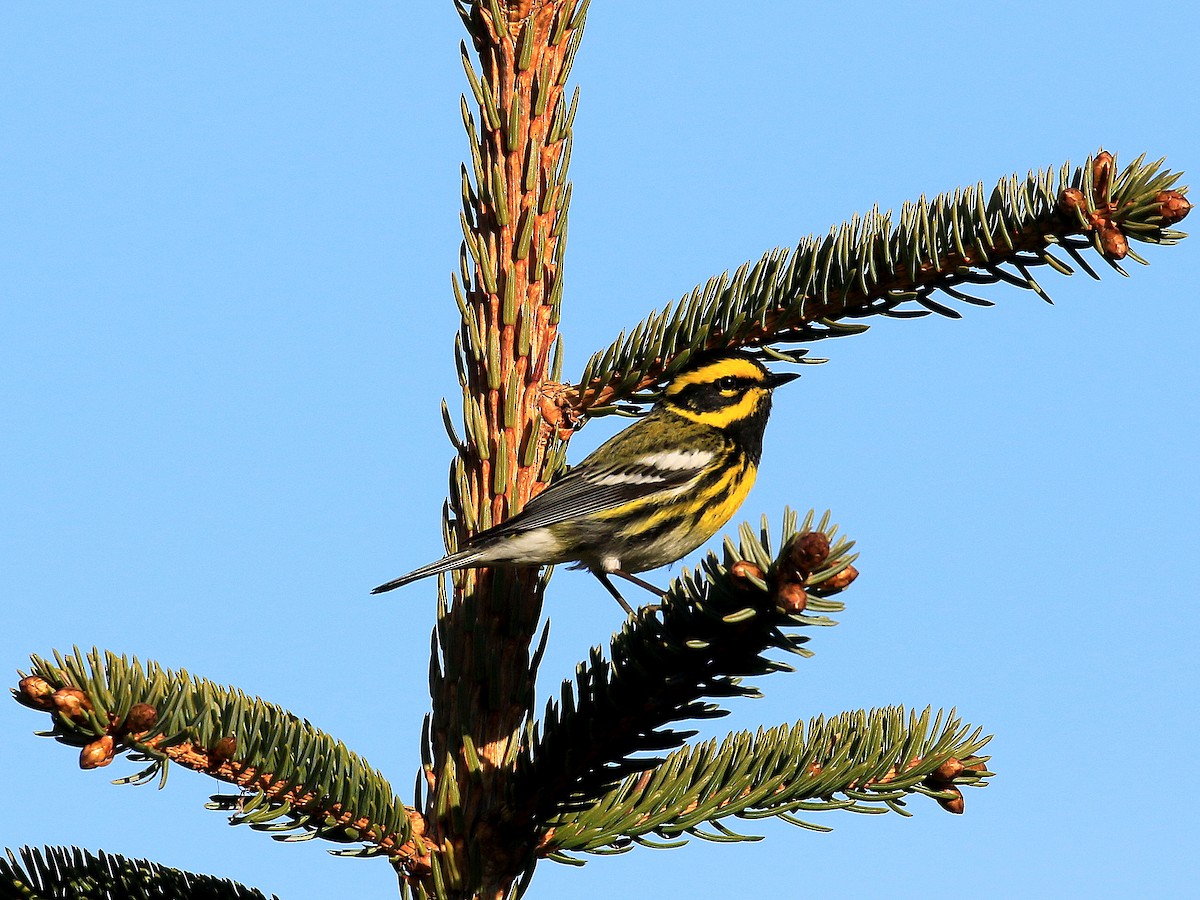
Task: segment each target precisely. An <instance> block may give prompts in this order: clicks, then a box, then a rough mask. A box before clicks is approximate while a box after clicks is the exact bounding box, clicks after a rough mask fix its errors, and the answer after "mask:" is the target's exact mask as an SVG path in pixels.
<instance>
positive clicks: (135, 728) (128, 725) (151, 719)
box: [121, 703, 158, 734]
mask: <svg viewBox="0 0 1200 900" xmlns="http://www.w3.org/2000/svg"><path fill="white" fill-rule="evenodd" d="M157 723H158V710H156V709H155V708H154V707H153V706H151V705H150V704H149V703H135V704H133V706H131V707H129V714H128V715H126V716H125V721H124V723H123V724H122V725H121V731H122V732H123V733H125V734H142V733H143V732H146V731H149V730H150V729H151V728H153V727H154V726H155V725H156V724H157Z"/></svg>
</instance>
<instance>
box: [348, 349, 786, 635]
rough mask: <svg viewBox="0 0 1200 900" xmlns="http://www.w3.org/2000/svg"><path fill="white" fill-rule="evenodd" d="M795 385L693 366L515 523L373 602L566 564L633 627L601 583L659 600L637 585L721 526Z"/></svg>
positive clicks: (723, 361)
mask: <svg viewBox="0 0 1200 900" xmlns="http://www.w3.org/2000/svg"><path fill="white" fill-rule="evenodd" d="M796 377H797V375H796V374H795V373H788V374H779V373H772V372H770V371H768V370H767V369H766V368H765V367H764V366H763V365H762V364H760V363H759V362H758V361H756V360H755V359H754V358H752V357H751V356H749V355H747V354H745V353H740V352H738V353H727V354H722V355H720V356H715V357H713V356H709V357H705V358H702V359H701V360H700V361H699V362H697V363H695V364H693V365H692V366H690V367H689V368H686V369H684V370H683V371H681V372H680V373H679V374H678V375H676V376H675V378H674V379H672V380H671V381H670V382H669V383H668V384H667V387H666V389H665V390H664V391H663V394H662V398H661V399H660V400H659V401H658V402H657V403H656V404H655V405H654V407H653V408H652V409H651V410H650V412H649V413H648V414H647V415H646V416H645V417H643V418H642V419H640V420H638V421H637V422H635V423H634V424H633V425H631V426H629V427H628V428H626V429H624V430H623V431H620V432H618V433H617V434H616V435H614V436H613V437H611V438H609V439H608V440H607V441H605V442H604V443H603V444H601V445H600V446H599V447H598V448H597V449H596V450H595V451H594V452H593V453H592V454H591V455H589V456H588V457H587V458H586V459H584V460H583V462H581V463H580V464H579V465H577V466H575V467H574V468H573V469H571V470H570V471H568V472H567V473H566V474H565V475H564V476H562V477H561V478H559V479H558V480H556V481H554V482H552V483H551V484H550V486H549V487H547V488H546V489H545V490H544V491H542V493H540V494H538V495H537V496H536V497H534V498H533V499H532V500H530V501H529V503H528V504H526V506H525V508H524V509H522V510H521V511H520V512H519V513H517V514H516V515H515V516H513V517H512V518H510V519H508V520H506V521H504V522H501V523H500V524H499V525H496V526H494V527H492V528H488V529H486V530H484V531H481V532H479V533H478V534H476V535H473V536H472V537H471V538H470V539H469V540H468V541H467V542H466V544H465V546H463V548H462V549H460V550H459V551H458V552H456V553H451V554H450V555H448V556H446V557H445V558H443V559H440V560H438V561H437V562H433V563H429V564H428V565H425V566H421V568H419V569H414V570H413V571H412V572H409V573H408V574H407V575H403V576H401V577H400V578H397V579H395V580H394V581H389V582H387V583H386V584H381V585H380V586H379V587H377V588H375V589H374V590H373V591H371V593H373V594H380V593H383V592H384V591H390V590H393V589H394V588H398V587H400V586H401V585H405V584H408V583H409V582H410V581H416V580H417V579H418V578H425V577H427V576H429V575H437V574H438V573H440V572H447V571H449V570H451V569H469V568H474V567H478V566H493V565H530V566H532V565H538V566H540V565H554V564H558V563H567V562H570V563H575V568H586V569H590V570H591V572H592V573H593V574H594V575H595V576H596V577H597V578H598V579H599V580H600V582H601V583H602V584H603V585H604V587H605V588H606V589H607V590H608V591H609V593H611V594H612V595H613V597H614V598H616V600H617V602H618V603H620V604H621V606H622V608H624V609H625V611H626V612H627V613H630V614H631V615H632V613H633V610H632V609H631V608H630V606H629V604H628V603H626V602H625V599H624V598H623V597H622V596H621V594H620V592H619V591H618V590H617V589H616V587H615V586H614V585H613V583H612V582H611V581H610V580H609V577H608V576H609V575H619V576H621V577H622V578H626V579H628V580H629V581H632V582H634V583H635V584H638V585H640V586H641V587H644V588H646V589H647V590H650V591H655V592H657V593H659V594H661V593H662V592H661V591H659V590H658V589H657V588H655V587H653V586H652V585H650V584H648V583H647V582H645V581H642V579H640V578H637V577H635V576H634V573H636V572H645V571H647V570H649V569H656V568H658V567H659V566H664V565H666V564H667V563H671V562H674V561H675V560H677V559H680V558H681V557H683V556H686V555H687V554H688V553H690V552H691V551H693V550H695V549H696V548H697V547H699V546H700V545H701V544H703V543H704V542H705V541H707V540H708V539H709V538H710V537H712V536H713V535H714V534H715V533H716V532H717V529H719V528H720V527H721V526H722V525H724V524H725V523H726V522H728V521H729V519H730V518H731V517H732V516H733V514H734V512H735V511H736V510H737V508H738V507H739V506H741V504H742V501H743V500H745V499H746V494H748V493H749V492H750V488H751V486H752V485H753V484H754V478H755V475H756V474H757V472H758V462H759V459H760V457H761V456H762V442H763V431H764V429H765V428H766V425H767V416H768V415H769V414H770V411H771V392H772V391H773V390H774V389H775V388H777V387H779V386H780V385H782V384H786V383H787V382H789V381H791V380H792V379H794V378H796Z"/></svg>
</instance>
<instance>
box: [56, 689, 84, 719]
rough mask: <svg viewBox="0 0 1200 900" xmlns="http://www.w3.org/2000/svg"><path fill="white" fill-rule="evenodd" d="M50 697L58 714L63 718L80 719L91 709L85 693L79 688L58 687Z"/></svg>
mask: <svg viewBox="0 0 1200 900" xmlns="http://www.w3.org/2000/svg"><path fill="white" fill-rule="evenodd" d="M50 699H51V702H52V703H53V704H54V708H55V709H56V710H57V711H58V714H59V715H60V716H62V717H63V718H64V719H81V718H83V716H84V715H85V714H86V713H88V712H90V711H91V709H92V704H91V701H90V700H88V698H87V694H85V693H84V692H83V691H81V690H80V689H79V688H74V687H65V688H59V689H58V690H57V691H55V692H54V694H53V696H52V697H51V698H50Z"/></svg>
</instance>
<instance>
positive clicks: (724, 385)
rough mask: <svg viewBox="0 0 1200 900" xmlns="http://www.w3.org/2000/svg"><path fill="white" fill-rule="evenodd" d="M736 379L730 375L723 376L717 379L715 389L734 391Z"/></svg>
mask: <svg viewBox="0 0 1200 900" xmlns="http://www.w3.org/2000/svg"><path fill="white" fill-rule="evenodd" d="M737 386H738V385H737V379H736V378H734V377H733V376H732V375H723V376H722V377H720V378H718V379H717V388H718V390H722V391H736V390H737Z"/></svg>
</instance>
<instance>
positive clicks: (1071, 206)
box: [1058, 188, 1087, 216]
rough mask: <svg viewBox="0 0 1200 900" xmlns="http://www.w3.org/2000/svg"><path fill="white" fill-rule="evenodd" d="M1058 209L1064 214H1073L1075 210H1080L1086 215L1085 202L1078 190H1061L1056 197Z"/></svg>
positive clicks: (1081, 192)
mask: <svg viewBox="0 0 1200 900" xmlns="http://www.w3.org/2000/svg"><path fill="white" fill-rule="evenodd" d="M1058 208H1059V209H1061V210H1062V211H1063V212H1065V213H1072V214H1073V213H1074V212H1075V211H1076V210H1081V211H1082V212H1083V214H1084V215H1085V216H1086V215H1087V200H1086V199H1085V198H1084V196H1083V191H1081V190H1079V188H1063V190H1062V192H1061V193H1060V194H1059V195H1058Z"/></svg>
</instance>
